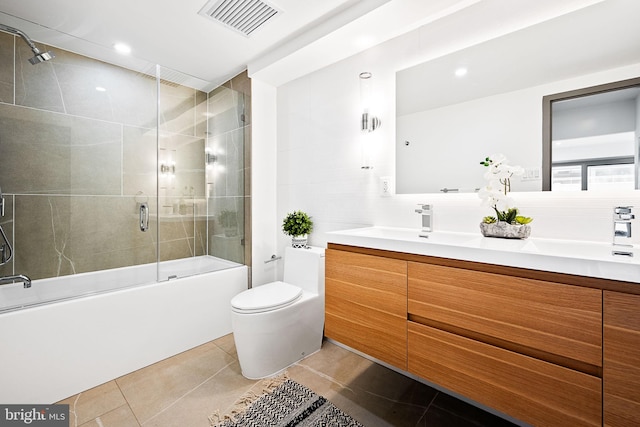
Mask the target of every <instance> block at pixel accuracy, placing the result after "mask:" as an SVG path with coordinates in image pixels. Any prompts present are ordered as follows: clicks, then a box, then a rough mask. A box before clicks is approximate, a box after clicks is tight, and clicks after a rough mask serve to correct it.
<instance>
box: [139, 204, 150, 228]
mask: <svg viewBox="0 0 640 427" xmlns="http://www.w3.org/2000/svg"><path fill="white" fill-rule="evenodd" d="M148 229H149V204H148V203H140V231H147V230H148Z"/></svg>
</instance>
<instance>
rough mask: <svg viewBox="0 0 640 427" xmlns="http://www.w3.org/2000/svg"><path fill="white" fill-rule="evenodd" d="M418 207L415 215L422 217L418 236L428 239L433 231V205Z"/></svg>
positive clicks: (420, 205) (421, 204)
mask: <svg viewBox="0 0 640 427" xmlns="http://www.w3.org/2000/svg"><path fill="white" fill-rule="evenodd" d="M418 206H419V208H418V209H416V213H419V214H420V215H422V229H421V230H420V233H418V236H420V237H425V238H428V237H429V233H431V232H432V231H433V205H429V204H424V203H420V204H418Z"/></svg>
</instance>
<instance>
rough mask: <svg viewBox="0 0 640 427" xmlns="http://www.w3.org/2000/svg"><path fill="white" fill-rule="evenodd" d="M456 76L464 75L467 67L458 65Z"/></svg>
mask: <svg viewBox="0 0 640 427" xmlns="http://www.w3.org/2000/svg"><path fill="white" fill-rule="evenodd" d="M455 75H456V77H464V76H466V75H467V69H466V68H464V67H460V68H458V69H456V71H455Z"/></svg>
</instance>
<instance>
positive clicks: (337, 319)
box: [325, 249, 407, 369]
mask: <svg viewBox="0 0 640 427" xmlns="http://www.w3.org/2000/svg"><path fill="white" fill-rule="evenodd" d="M325 335H326V336H327V337H329V338H332V339H335V340H336V341H339V342H341V343H343V344H345V345H348V346H349V347H352V348H354V349H356V350H359V351H362V352H363V353H366V354H368V355H370V356H373V357H375V358H377V359H380V360H382V361H384V362H386V363H389V364H391V365H394V366H397V367H399V368H402V369H406V366H407V262H406V261H400V260H393V259H386V258H382V257H376V256H371V255H363V254H356V253H351V252H343V251H336V250H331V249H328V250H327V251H326V299H325Z"/></svg>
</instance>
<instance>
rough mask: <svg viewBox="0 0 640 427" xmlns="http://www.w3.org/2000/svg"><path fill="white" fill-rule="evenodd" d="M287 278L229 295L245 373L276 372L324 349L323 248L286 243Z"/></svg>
mask: <svg viewBox="0 0 640 427" xmlns="http://www.w3.org/2000/svg"><path fill="white" fill-rule="evenodd" d="M283 279H284V280H283V281H277V282H271V283H268V284H265V285H261V286H256V287H254V288H252V289H248V290H246V291H244V292H241V293H239V294H238V295H236V296H235V297H233V298H232V299H231V321H232V329H233V337H234V340H235V343H236V350H237V352H238V359H239V361H240V368H241V369H242V375H243V376H244V377H246V378H249V379H259V378H265V377H269V376H272V375H274V374H276V373H278V372H280V371H282V370H283V369H285V368H287V367H289V366H291V365H292V364H294V363H296V362H297V361H299V360H301V359H302V358H304V357H306V356H308V355H310V354H312V353H314V352H316V351H318V350H320V346H321V344H322V336H323V329H324V249H323V248H316V247H306V248H302V249H297V248H292V247H287V248H286V249H285V254H284V278H283Z"/></svg>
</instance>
